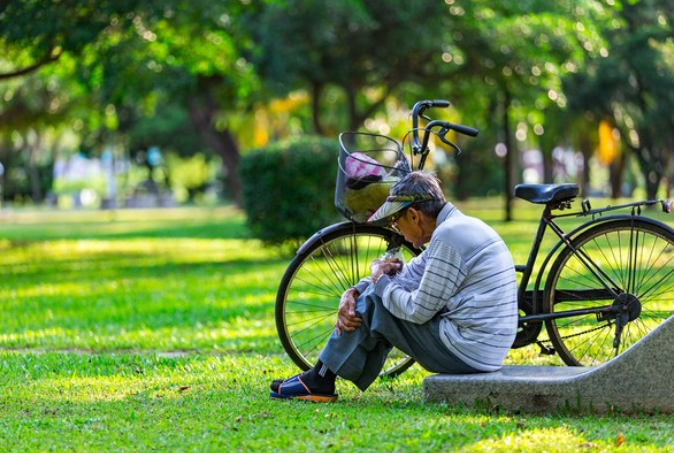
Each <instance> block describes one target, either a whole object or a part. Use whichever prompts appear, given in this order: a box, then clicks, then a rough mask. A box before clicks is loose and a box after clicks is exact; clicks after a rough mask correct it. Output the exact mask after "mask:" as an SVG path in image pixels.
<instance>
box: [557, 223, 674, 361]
mask: <svg viewBox="0 0 674 453" xmlns="http://www.w3.org/2000/svg"><path fill="white" fill-rule="evenodd" d="M572 245H573V249H575V250H576V251H577V253H574V252H573V250H572V249H571V248H569V247H565V248H564V249H563V250H562V251H561V252H560V254H559V256H558V257H557V259H556V260H555V262H554V264H553V265H552V267H551V270H550V273H549V275H548V279H547V283H546V289H545V294H546V298H545V308H546V309H547V310H548V311H549V312H551V313H558V314H559V313H560V312H562V311H566V310H578V309H595V308H597V307H605V308H606V310H604V311H602V312H599V313H598V312H597V310H595V312H593V313H587V314H579V315H576V316H572V317H568V318H559V319H553V320H550V321H546V328H547V331H548V334H549V335H550V340H551V341H552V344H553V345H554V347H555V350H556V351H557V353H558V354H559V356H560V357H561V359H562V360H563V361H564V363H566V364H567V365H572V366H594V365H600V364H602V363H604V362H606V361H608V360H610V359H612V358H613V357H615V356H617V355H618V354H620V353H622V352H624V351H625V350H627V349H628V348H629V347H630V346H632V345H633V344H634V343H636V342H637V341H639V340H640V339H641V338H643V336H644V335H646V334H647V333H648V332H650V331H651V330H653V329H654V328H656V327H657V326H658V325H660V324H661V323H662V322H663V321H665V320H666V319H667V318H669V317H670V316H672V314H674V233H673V232H672V230H671V229H670V228H669V227H667V226H665V225H662V224H659V223H656V222H651V221H648V220H643V219H633V218H625V219H618V220H612V221H608V222H605V223H600V224H598V225H596V226H593V227H591V228H590V229H588V230H586V231H584V232H582V233H581V234H580V235H578V237H576V238H574V239H573V241H572ZM588 263H594V265H596V268H594V269H595V272H594V273H593V272H592V271H591V270H590V268H591V267H592V266H588ZM599 276H601V277H599ZM600 278H601V279H602V280H604V281H605V282H609V285H608V288H607V287H606V286H604V285H603V284H602V283H600ZM621 307H622V308H621ZM621 314H622V315H623V316H624V320H623V323H626V324H625V325H624V327H622V329H617V328H616V326H617V323H619V321H620V320H619V319H618V318H619V317H620V316H621ZM617 330H619V331H621V333H620V334H619V336H618V339H619V341H618V342H617V343H616V342H615V341H616V331H617Z"/></svg>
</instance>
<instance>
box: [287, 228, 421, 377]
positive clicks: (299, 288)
mask: <svg viewBox="0 0 674 453" xmlns="http://www.w3.org/2000/svg"><path fill="white" fill-rule="evenodd" d="M397 246H400V249H401V251H402V252H403V257H404V258H405V260H406V261H407V260H409V259H411V258H412V257H414V256H416V255H418V254H419V253H420V252H421V250H419V249H416V248H415V247H414V246H412V245H411V244H409V243H407V242H406V241H405V240H404V238H402V237H401V236H400V235H398V234H396V233H394V232H393V231H391V230H388V229H386V228H382V227H376V226H371V225H359V224H354V223H351V222H345V223H342V224H338V225H336V226H333V227H331V228H329V229H326V230H325V233H320V232H319V233H317V234H316V235H314V237H313V238H311V239H310V240H309V241H308V242H307V243H306V244H304V245H303V246H302V248H301V249H300V251H299V252H298V254H297V255H296V256H295V257H294V258H293V260H292V261H291V263H290V265H289V266H288V269H287V270H286V272H285V274H284V275H283V278H282V279H281V284H280V286H279V289H278V293H277V296H276V307H275V308H276V330H277V332H278V335H279V338H280V339H281V343H282V344H283V348H284V349H285V351H286V352H287V353H288V355H289V356H290V358H291V359H292V360H293V362H295V363H296V364H297V365H298V366H299V367H300V368H301V369H302V370H308V369H309V368H310V367H312V366H313V365H314V364H315V363H316V361H317V360H318V356H319V354H320V352H321V350H322V348H323V346H324V345H325V343H326V342H327V340H328V338H329V337H330V335H331V333H332V332H333V330H334V328H335V320H336V319H337V309H338V308H339V300H340V298H341V295H342V293H343V292H344V291H345V290H347V289H348V288H350V287H351V286H353V285H355V284H356V283H358V282H359V281H360V279H361V278H363V277H365V276H368V275H370V271H369V265H370V263H371V262H372V260H373V259H375V258H378V257H381V256H382V255H383V254H384V253H385V252H386V251H387V250H389V249H390V248H392V247H397ZM413 363H414V361H413V360H412V359H411V358H410V357H408V356H407V355H405V354H404V353H402V352H401V351H399V350H397V349H395V348H394V349H393V350H392V351H391V353H390V354H389V356H388V359H387V361H386V363H385V364H384V368H383V371H382V373H381V375H382V376H396V375H398V374H400V373H402V372H403V371H405V370H406V369H407V368H409V367H410V366H411V365H412V364H413Z"/></svg>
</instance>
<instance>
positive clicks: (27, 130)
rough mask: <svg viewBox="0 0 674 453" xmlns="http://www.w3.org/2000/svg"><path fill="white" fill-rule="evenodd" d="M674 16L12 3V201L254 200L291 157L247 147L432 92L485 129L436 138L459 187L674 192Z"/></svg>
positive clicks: (6, 40)
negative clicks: (446, 148)
mask: <svg viewBox="0 0 674 453" xmlns="http://www.w3.org/2000/svg"><path fill="white" fill-rule="evenodd" d="M673 21H674V4H672V2H671V1H670V0H558V1H554V2H550V1H544V0H503V1H499V2H494V1H491V0H470V1H468V0H444V1H440V0H266V1H265V0H110V1H105V0H49V1H43V0H15V1H4V2H1V3H0V193H1V203H2V204H1V205H0V211H1V210H7V209H9V208H13V207H20V206H52V207H58V208H83V209H85V208H89V209H101V208H102V209H118V208H122V207H165V206H166V207H169V206H178V205H183V204H222V203H229V204H235V205H239V206H241V205H242V204H244V203H245V198H246V196H245V193H246V189H245V187H246V184H256V181H250V180H254V179H258V178H259V179H260V180H263V179H264V178H265V176H264V172H265V171H274V168H273V167H272V169H271V170H269V169H267V170H265V169H264V168H262V167H260V168H259V174H256V173H255V172H256V171H257V170H256V167H255V163H252V164H249V165H248V168H249V169H252V170H248V171H246V172H241V171H240V170H239V168H240V166H241V164H242V162H243V161H245V159H246V158H248V159H251V158H252V157H247V156H257V157H256V159H259V156H260V154H259V153H264V152H266V150H267V149H268V148H269V147H271V148H273V147H274V146H277V144H278V143H286V142H289V143H292V140H293V139H295V138H297V137H304V138H306V137H310V136H312V137H313V136H319V137H322V138H325V139H327V140H324V141H317V142H316V143H321V145H320V146H321V147H323V148H327V150H326V151H325V152H327V153H330V156H331V157H330V158H331V159H334V160H335V161H336V158H337V141H336V137H337V135H338V133H339V132H340V131H344V130H368V131H371V132H375V133H381V134H385V135H391V136H393V137H395V138H402V137H403V136H404V133H405V131H406V130H407V128H408V127H409V124H408V114H409V109H410V108H411V106H412V105H413V104H414V102H415V101H417V100H419V99H426V98H428V99H447V100H449V101H451V102H452V104H453V107H452V108H451V109H449V110H448V111H443V112H442V114H441V115H442V116H443V117H445V118H444V119H448V120H451V121H453V122H458V123H462V124H466V125H470V126H474V127H476V128H478V129H480V136H479V137H478V138H477V139H468V138H462V137H456V140H457V143H458V144H459V145H460V146H461V147H462V148H463V150H464V155H462V156H461V157H460V158H458V159H457V158H455V156H454V155H452V154H443V153H434V154H433V156H432V157H433V159H432V163H431V164H432V167H433V168H434V169H435V170H436V171H437V172H438V173H439V174H440V176H441V178H442V180H443V182H444V185H445V187H446V188H447V189H448V190H449V191H450V192H451V194H452V196H453V197H456V198H458V199H466V198H467V197H485V196H501V197H503V198H504V199H505V200H506V209H507V210H509V209H510V206H509V204H508V202H507V201H508V199H509V198H510V197H509V196H506V195H509V194H510V188H511V187H512V186H513V185H514V184H516V183H518V182H577V183H578V184H579V185H580V186H581V190H582V192H583V194H585V195H598V196H607V197H613V198H618V197H649V198H654V197H666V196H668V195H669V193H670V190H671V186H672V176H674V162H673V161H672V150H673V149H674V135H673V131H674V109H672V108H671V106H672V105H673V104H674V36H673V33H672V31H673V29H672V24H673ZM326 143H327V144H326ZM284 149H285V148H284ZM290 149H292V146H290ZM275 170H276V171H280V169H279V167H278V166H276V167H275ZM317 171H318V170H317ZM318 172H319V173H320V171H318ZM333 172H334V169H330V171H329V172H328V171H327V170H326V173H325V175H319V176H320V177H321V178H323V179H324V178H325V177H326V175H328V176H329V177H330V178H333V179H332V181H334V174H333ZM283 184H287V185H289V186H290V187H292V185H293V184H295V182H293V181H290V180H289V181H285V182H284V183H283ZM321 187H323V186H321ZM326 187H331V184H328V185H327V186H326ZM316 190H318V189H316ZM320 190H323V189H322V188H321V189H320ZM315 195H316V196H319V194H315ZM330 195H331V194H327V195H326V194H325V193H321V194H320V196H324V197H325V196H327V198H328V201H329V202H331V201H332V200H331V198H330ZM508 215H509V213H508Z"/></svg>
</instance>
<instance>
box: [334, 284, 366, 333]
mask: <svg viewBox="0 0 674 453" xmlns="http://www.w3.org/2000/svg"><path fill="white" fill-rule="evenodd" d="M359 295H360V294H359V293H358V291H357V290H356V289H355V288H349V289H347V290H346V291H344V294H342V298H341V300H340V301H339V310H337V324H335V331H336V332H337V335H341V334H342V333H343V332H353V331H354V330H356V329H357V328H359V327H360V326H361V325H362V324H363V320H362V319H361V318H360V316H358V315H356V298H358V296H359Z"/></svg>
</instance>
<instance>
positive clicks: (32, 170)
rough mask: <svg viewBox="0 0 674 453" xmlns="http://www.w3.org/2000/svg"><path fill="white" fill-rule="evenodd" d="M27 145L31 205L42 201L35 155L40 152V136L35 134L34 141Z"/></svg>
mask: <svg viewBox="0 0 674 453" xmlns="http://www.w3.org/2000/svg"><path fill="white" fill-rule="evenodd" d="M31 141H32V143H29V144H28V178H29V179H30V189H31V198H32V199H33V203H39V202H40V201H42V189H41V188H40V172H39V170H38V168H37V154H38V152H39V151H40V144H41V143H42V136H41V135H40V134H39V133H37V132H35V140H31Z"/></svg>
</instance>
